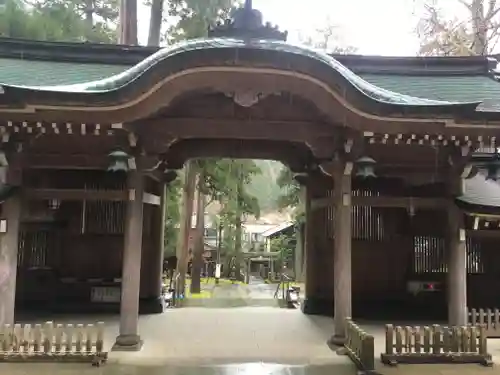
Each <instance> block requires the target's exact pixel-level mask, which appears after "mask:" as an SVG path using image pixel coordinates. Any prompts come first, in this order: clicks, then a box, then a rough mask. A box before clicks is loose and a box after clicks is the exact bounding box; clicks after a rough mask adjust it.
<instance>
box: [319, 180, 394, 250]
mask: <svg viewBox="0 0 500 375" xmlns="http://www.w3.org/2000/svg"><path fill="white" fill-rule="evenodd" d="M352 195H353V196H354V197H356V196H365V197H375V196H379V195H380V193H379V192H378V191H374V190H367V189H363V190H361V189H359V190H353V192H352ZM326 196H327V197H328V198H330V199H332V200H333V190H328V191H327V192H326ZM325 211H326V212H325V215H326V231H327V233H328V237H329V238H333V237H334V233H333V232H334V215H335V208H334V207H333V206H328V208H326V209H325ZM400 211H401V210H400V209H397V208H396V209H393V208H383V209H382V208H374V207H367V206H353V207H352V219H351V220H352V225H351V228H352V229H351V230H352V232H351V233H352V238H353V239H354V240H362V241H384V240H388V239H390V238H391V237H392V236H393V235H395V234H396V231H397V228H396V227H395V226H394V225H393V223H394V222H395V221H394V220H391V219H392V218H393V217H394V215H399V214H400Z"/></svg>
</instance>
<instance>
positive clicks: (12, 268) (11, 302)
mask: <svg viewBox="0 0 500 375" xmlns="http://www.w3.org/2000/svg"><path fill="white" fill-rule="evenodd" d="M20 217H21V197H20V196H19V195H14V196H12V197H10V198H8V199H7V200H6V201H5V202H4V203H3V204H2V220H5V222H4V223H6V227H5V229H6V230H7V231H6V232H4V233H0V236H2V237H1V240H0V241H1V246H0V326H3V324H11V325H12V324H14V313H15V301H16V277H17V252H18V246H19V245H18V243H19V241H18V238H19V221H20Z"/></svg>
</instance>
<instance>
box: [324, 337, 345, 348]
mask: <svg viewBox="0 0 500 375" xmlns="http://www.w3.org/2000/svg"><path fill="white" fill-rule="evenodd" d="M345 341H346V338H345V336H339V335H333V336H332V337H330V339H329V340H328V345H330V346H344V344H345Z"/></svg>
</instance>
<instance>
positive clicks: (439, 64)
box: [0, 38, 500, 102]
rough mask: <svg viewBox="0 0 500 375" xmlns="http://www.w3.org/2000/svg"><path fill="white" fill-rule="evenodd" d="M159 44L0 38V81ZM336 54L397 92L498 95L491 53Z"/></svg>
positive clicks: (123, 58) (127, 60) (70, 79)
mask: <svg viewBox="0 0 500 375" xmlns="http://www.w3.org/2000/svg"><path fill="white" fill-rule="evenodd" d="M280 48H281V47H280ZM157 50H158V48H153V47H137V46H135V47H131V46H115V45H103V44H88V43H54V42H33V41H26V40H16V39H8V38H0V83H3V84H10V85H22V86H47V85H67V84H75V83H84V82H88V81H96V80H101V79H103V78H108V77H110V76H112V75H114V74H118V73H121V72H123V71H124V70H126V69H127V68H130V67H132V66H134V65H135V64H137V63H139V62H141V61H142V60H143V59H145V58H146V57H148V56H150V55H152V54H153V53H154V52H156V51H157ZM334 57H335V59H336V60H338V61H339V62H340V63H341V64H343V65H345V66H346V67H347V68H349V69H350V70H352V71H353V72H354V73H356V74H357V75H358V76H360V77H361V78H363V79H365V80H366V81H368V82H369V83H371V84H373V85H375V86H378V87H380V88H383V89H387V90H390V91H393V92H395V93H400V94H404V95H409V96H413V97H418V98H424V99H431V100H441V101H459V102H464V101H467V102H475V101H482V100H485V99H490V102H491V101H495V100H500V83H498V82H497V81H496V80H495V79H494V74H493V69H494V68H495V66H496V60H494V59H491V58H490V59H488V58H483V57H458V58H457V57H451V58H450V57H444V58H433V57H431V58H421V57H374V56H357V55H336V56H334Z"/></svg>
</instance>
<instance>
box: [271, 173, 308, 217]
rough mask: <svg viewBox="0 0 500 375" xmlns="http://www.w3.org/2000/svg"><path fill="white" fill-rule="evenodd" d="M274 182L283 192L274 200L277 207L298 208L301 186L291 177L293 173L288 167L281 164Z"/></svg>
mask: <svg viewBox="0 0 500 375" xmlns="http://www.w3.org/2000/svg"><path fill="white" fill-rule="evenodd" d="M276 183H277V185H278V186H279V187H280V188H281V191H282V192H283V193H282V194H281V195H280V196H278V198H277V201H276V205H277V206H278V208H279V209H285V208H298V207H299V206H300V196H301V194H302V187H301V186H300V184H299V183H298V182H297V181H296V180H295V179H294V178H293V173H292V171H291V170H290V168H288V167H285V166H283V168H282V169H281V171H280V174H279V176H278V179H277V180H276Z"/></svg>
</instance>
